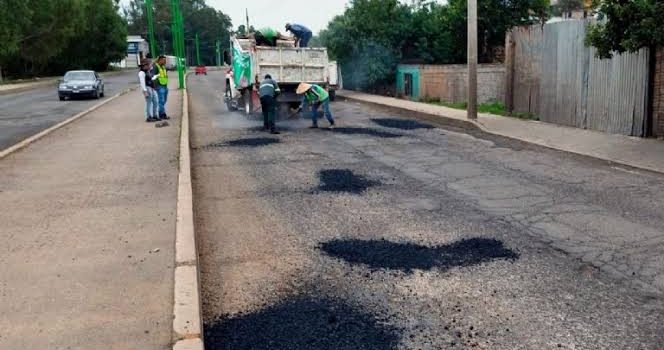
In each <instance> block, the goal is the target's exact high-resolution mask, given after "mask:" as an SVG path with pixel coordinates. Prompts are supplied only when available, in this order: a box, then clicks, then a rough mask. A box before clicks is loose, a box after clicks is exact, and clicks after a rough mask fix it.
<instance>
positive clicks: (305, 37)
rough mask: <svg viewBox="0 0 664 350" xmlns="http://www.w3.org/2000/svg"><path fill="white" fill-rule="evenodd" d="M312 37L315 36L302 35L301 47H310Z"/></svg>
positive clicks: (309, 33) (310, 34) (309, 34)
mask: <svg viewBox="0 0 664 350" xmlns="http://www.w3.org/2000/svg"><path fill="white" fill-rule="evenodd" d="M312 36H313V34H312V33H311V32H308V33H305V34H304V35H302V37H301V38H300V47H307V46H308V45H309V40H311V37H312Z"/></svg>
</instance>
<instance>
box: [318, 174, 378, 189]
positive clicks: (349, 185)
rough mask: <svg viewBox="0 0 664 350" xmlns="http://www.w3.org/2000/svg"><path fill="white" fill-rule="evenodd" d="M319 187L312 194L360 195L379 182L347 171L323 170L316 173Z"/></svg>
mask: <svg viewBox="0 0 664 350" xmlns="http://www.w3.org/2000/svg"><path fill="white" fill-rule="evenodd" d="M318 177H319V179H320V185H319V186H318V187H317V188H316V189H315V190H314V191H313V192H336V193H339V192H345V193H350V194H362V193H363V192H364V191H366V190H367V189H368V188H370V187H374V186H378V185H380V184H381V183H380V182H379V181H375V180H371V179H368V178H366V177H364V176H362V175H356V174H354V173H353V171H352V170H349V169H325V170H321V171H320V172H318Z"/></svg>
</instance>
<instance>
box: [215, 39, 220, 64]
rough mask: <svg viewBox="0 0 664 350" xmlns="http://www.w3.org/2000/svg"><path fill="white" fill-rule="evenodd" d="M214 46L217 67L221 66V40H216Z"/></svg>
mask: <svg viewBox="0 0 664 350" xmlns="http://www.w3.org/2000/svg"><path fill="white" fill-rule="evenodd" d="M214 46H215V51H216V53H217V67H221V42H220V41H219V40H217V41H216V42H215V44H214Z"/></svg>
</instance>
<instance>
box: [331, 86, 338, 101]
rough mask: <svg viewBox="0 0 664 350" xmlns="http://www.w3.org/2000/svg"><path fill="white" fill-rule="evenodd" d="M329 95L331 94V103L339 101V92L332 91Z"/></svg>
mask: <svg viewBox="0 0 664 350" xmlns="http://www.w3.org/2000/svg"><path fill="white" fill-rule="evenodd" d="M329 94H330V102H334V100H336V99H337V91H336V90H332V89H330V91H329Z"/></svg>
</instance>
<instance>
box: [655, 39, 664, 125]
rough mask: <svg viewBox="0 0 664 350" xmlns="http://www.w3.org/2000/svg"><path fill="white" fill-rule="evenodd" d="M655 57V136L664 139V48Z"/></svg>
mask: <svg viewBox="0 0 664 350" xmlns="http://www.w3.org/2000/svg"><path fill="white" fill-rule="evenodd" d="M655 57H656V61H655V81H654V90H653V111H652V113H653V134H654V136H657V137H664V48H661V47H660V48H659V49H658V50H657V53H656V55H655Z"/></svg>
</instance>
